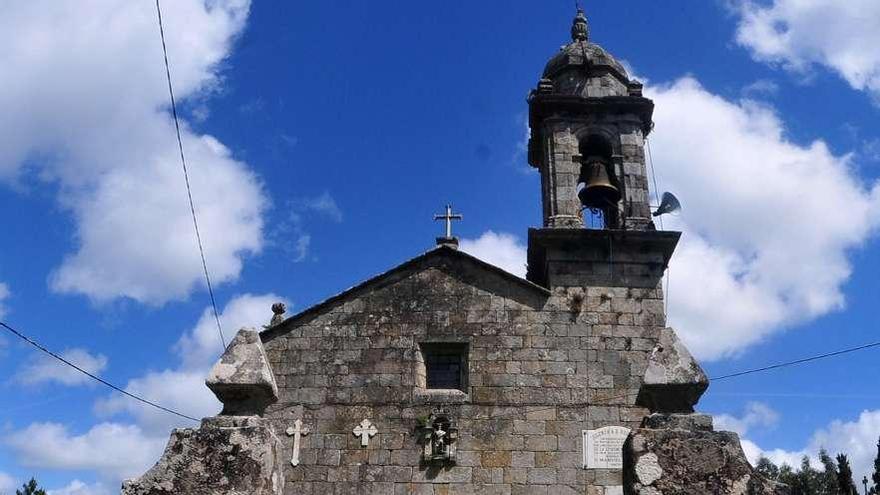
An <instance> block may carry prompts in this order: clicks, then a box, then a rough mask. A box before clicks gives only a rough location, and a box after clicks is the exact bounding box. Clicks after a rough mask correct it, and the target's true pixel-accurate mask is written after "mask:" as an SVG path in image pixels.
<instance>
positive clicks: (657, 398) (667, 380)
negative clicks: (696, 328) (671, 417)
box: [636, 328, 709, 413]
mask: <svg viewBox="0 0 880 495" xmlns="http://www.w3.org/2000/svg"><path fill="white" fill-rule="evenodd" d="M708 387H709V378H708V377H707V376H706V374H705V373H704V372H703V369H702V368H701V367H700V365H699V364H697V361H696V360H695V359H694V358H693V356H691V353H690V352H689V351H688V350H687V349H686V348H685V346H684V344H682V342H681V341H680V340H679V339H678V337H677V336H676V335H675V331H674V330H672V329H671V328H666V329H664V330H663V331H662V332H661V333H660V341H659V342H658V344H657V347H655V349H654V351H652V353H651V356H650V357H649V359H648V367H647V369H646V370H645V376H644V381H643V383H642V386H641V388H640V389H639V395H638V398H637V399H636V403H637V404H638V405H640V406H643V407H647V408H648V409H650V410H651V411H657V412H684V413H688V412H693V410H694V406H695V405H696V403H697V402H698V401H699V400H700V397H701V396H702V395H703V392H705V391H706V388H708Z"/></svg>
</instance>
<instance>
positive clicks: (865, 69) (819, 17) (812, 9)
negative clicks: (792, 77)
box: [733, 0, 880, 101]
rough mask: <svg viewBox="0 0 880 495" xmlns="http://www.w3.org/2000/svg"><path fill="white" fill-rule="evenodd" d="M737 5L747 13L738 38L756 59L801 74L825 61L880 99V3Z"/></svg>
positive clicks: (808, 0) (745, 1)
mask: <svg viewBox="0 0 880 495" xmlns="http://www.w3.org/2000/svg"><path fill="white" fill-rule="evenodd" d="M733 6H734V7H733V8H734V11H735V12H737V14H738V15H740V16H741V19H740V22H739V26H738V29H737V34H736V39H737V42H738V43H739V44H740V45H742V46H745V47H747V48H748V49H749V50H750V51H751V53H752V56H753V57H754V58H755V59H756V60H760V61H765V62H770V63H776V64H781V65H783V66H784V67H785V68H787V69H789V70H792V71H795V72H798V73H801V74H806V73H808V72H809V70H810V68H811V67H812V66H813V65H815V64H820V65H824V66H827V67H829V68H831V69H832V70H834V71H836V72H837V73H838V74H839V75H840V76H841V77H843V78H844V79H845V80H846V81H847V82H848V83H849V84H850V86H852V87H853V88H855V89H858V90H863V91H868V92H870V93H872V94H873V96H874V97H875V98H880V52H878V50H877V49H876V47H877V46H878V45H880V2H877V1H876V0H847V1H845V2H841V1H838V0H772V1H771V2H770V3H767V2H756V1H753V0H737V1H735V2H733ZM878 101H880V100H878Z"/></svg>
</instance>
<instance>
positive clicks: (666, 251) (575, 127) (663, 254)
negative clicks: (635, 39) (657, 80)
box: [528, 9, 680, 288]
mask: <svg viewBox="0 0 880 495" xmlns="http://www.w3.org/2000/svg"><path fill="white" fill-rule="evenodd" d="M528 103H529V128H530V138H529V147H528V159H529V164H530V165H531V166H533V167H535V168H537V169H538V170H539V171H540V173H541V198H542V210H543V228H542V229H532V230H531V231H530V233H529V279H530V280H532V281H534V282H537V283H541V284H544V285H548V286H549V285H554V284H556V283H562V280H563V279H566V280H568V279H571V280H569V282H565V284H569V283H571V284H574V285H581V282H589V283H597V284H600V285H610V286H632V284H636V286H639V287H644V286H651V285H652V284H654V282H653V281H652V280H653V279H654V278H658V277H659V276H662V273H663V269H665V267H666V263H667V262H668V260H669V257H670V256H671V254H672V249H674V247H675V244H676V242H677V240H678V237H679V235H680V234H679V233H677V232H658V231H656V229H655V226H654V222H653V221H652V220H651V209H650V202H649V198H650V196H649V192H648V174H647V168H646V166H645V139H646V137H647V136H648V134H649V133H650V132H651V129H652V127H653V122H652V120H651V118H652V115H653V112H654V102H652V101H651V100H649V99H648V98H645V97H644V96H642V84H641V83H640V82H638V81H636V80H634V79H631V78H630V77H629V75H628V74H627V72H626V69H625V68H624V67H623V65H622V64H620V62H618V61H617V60H616V59H615V58H614V57H613V56H612V55H610V54H609V53H608V52H606V51H605V49H603V48H602V47H601V46H599V45H597V44H596V43H593V42H592V41H591V40H590V28H589V24H588V22H587V17H586V15H585V14H584V11H583V10H580V9H578V11H577V15H576V16H575V18H574V21H573V23H572V27H571V42H570V43H568V44H567V45H565V46H563V47H562V49H561V50H560V51H559V52H558V53H557V54H556V55H554V56H553V57H552V58H551V59H550V61H549V62H547V65H546V67H545V68H544V72H543V74H542V76H541V78H540V80H539V81H538V85H537V87H536V88H535V89H533V90H532V91H531V93H530V94H529V98H528ZM585 213H586V214H587V215H590V217H591V218H592V219H593V220H594V221H593V222H589V223H590V224H591V225H593V227H591V228H585V222H584V214H585ZM596 220H597V221H596ZM637 240H638V241H637ZM646 243H647V244H646ZM658 243H659V244H658ZM637 245H638V246H637ZM649 245H650V246H654V247H651V248H648V247H647V246H649ZM554 246H555V247H554ZM563 246H567V248H566V250H567V251H571V250H572V249H573V250H574V251H576V252H578V253H580V254H579V255H577V256H574V257H573V254H572V253H571V252H567V253H566V254H563V253H561V252H560V251H559V250H560V249H562V247H563ZM632 249H635V250H636V251H638V252H641V253H646V252H647V251H653V254H654V255H655V256H654V257H653V261H651V263H648V264H646V263H645V260H644V259H642V258H643V256H641V255H638V256H635V257H633V256H629V255H627V254H626V252H627V251H628V250H632ZM658 250H659V251H658ZM586 251H591V252H592V254H591V255H590V256H588V257H586V258H584V253H585V252H586ZM615 251H616V254H617V256H615ZM553 253H556V254H553ZM636 254H638V253H636ZM555 256H562V257H563V258H565V259H567V260H568V261H567V262H566V263H563V265H565V266H563V265H560V264H559V263H556V262H555V261H554V259H555ZM574 258H578V259H574ZM629 265H633V266H629ZM635 265H637V266H635ZM572 270H574V271H572ZM554 272H559V273H557V274H556V276H554ZM637 272H638V273H643V274H644V275H646V276H647V278H644V279H641V278H640V276H636V273H637ZM648 272H650V274H649V273H648ZM560 274H566V276H564V277H560V276H558V275H560ZM658 274H659V276H658ZM571 276H574V278H571ZM658 280H659V278H658ZM651 288H653V287H651Z"/></svg>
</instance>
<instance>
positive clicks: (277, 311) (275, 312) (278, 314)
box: [269, 302, 287, 327]
mask: <svg viewBox="0 0 880 495" xmlns="http://www.w3.org/2000/svg"><path fill="white" fill-rule="evenodd" d="M286 311H287V306H285V305H284V303H283V302H277V303H275V304H273V305H272V320H271V321H269V326H270V327H274V326H275V325H278V324H279V323H281V322H282V321H284V313H285V312H286Z"/></svg>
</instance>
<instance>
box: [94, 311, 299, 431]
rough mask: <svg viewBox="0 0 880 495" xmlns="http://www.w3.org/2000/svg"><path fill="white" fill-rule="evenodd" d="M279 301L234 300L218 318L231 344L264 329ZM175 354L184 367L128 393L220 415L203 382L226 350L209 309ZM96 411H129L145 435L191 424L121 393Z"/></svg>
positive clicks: (140, 382) (151, 377) (135, 384)
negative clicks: (244, 332)
mask: <svg viewBox="0 0 880 495" xmlns="http://www.w3.org/2000/svg"><path fill="white" fill-rule="evenodd" d="M275 302H286V301H285V300H284V298H282V297H279V296H276V295H274V294H265V295H252V294H244V295H241V296H238V297H236V298H234V299H232V300H231V301H230V302H229V303H228V304H227V305H226V307H225V308H224V309H223V311H222V313H221V314H220V320H221V322H222V324H223V328H224V329H225V330H224V333H225V334H226V339H227V342H228V341H229V340H230V339H232V338H233V337H234V336H235V334H236V333H237V332H238V330H239V329H240V328H242V327H253V328H257V329H261V328H262V325H264V324H268V322H269V319H271V316H272V309H271V307H272V303H275ZM174 350H175V352H176V353H177V354H178V356H179V358H180V366H178V367H177V368H174V369H166V370H162V371H151V372H149V373H146V374H145V375H143V376H141V377H139V378H135V379H132V380H130V381H129V382H128V384H127V385H126V387H125V390H126V391H128V392H131V393H133V394H136V395H140V396H142V397H146V398H149V399H150V400H153V401H155V402H157V403H159V404H162V405H163V406H165V407H168V408H170V409H173V410H175V411H179V412H181V413H183V414H187V415H189V416H193V417H196V418H199V417H205V416H213V415H215V414H217V412H219V411H220V408H221V406H220V403H219V402H218V401H217V399H216V397H214V394H213V393H212V392H211V391H210V390H208V387H206V386H205V378H207V375H208V371H209V370H210V367H211V366H212V365H213V364H214V362H215V361H216V360H217V359H218V358H219V357H220V355H221V354H222V352H223V349H222V346H221V344H220V337H219V335H218V333H217V327H216V323H215V322H214V316H213V313H212V312H211V311H210V309H205V311H204V312H203V313H202V316H201V318H200V319H199V321H198V323H197V324H196V326H195V327H194V328H193V329H192V330H190V331H188V332H186V333H185V334H184V335H183V336H181V338H180V340H179V341H178V342H177V344H176V345H175V347H174ZM95 407H96V410H97V412H98V413H100V414H102V415H112V414H119V413H122V412H127V413H129V414H131V415H132V416H133V417H134V418H135V420H136V421H137V424H138V425H139V426H140V427H141V428H143V429H144V431H146V432H147V433H149V434H153V435H159V436H162V435H166V434H167V433H168V431H169V430H170V429H171V428H174V427H180V426H192V423H191V422H189V421H187V420H185V419H182V418H179V417H175V416H171V415H169V414H168V413H166V412H163V411H160V410H157V409H155V408H152V407H150V406H147V405H145V404H142V403H140V402H135V401H133V400H131V399H129V398H128V397H124V396H121V395H113V396H111V397H108V398H107V399H104V400H101V401H98V403H97V404H96V406H95Z"/></svg>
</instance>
